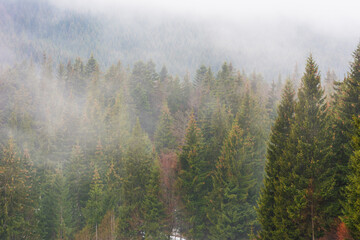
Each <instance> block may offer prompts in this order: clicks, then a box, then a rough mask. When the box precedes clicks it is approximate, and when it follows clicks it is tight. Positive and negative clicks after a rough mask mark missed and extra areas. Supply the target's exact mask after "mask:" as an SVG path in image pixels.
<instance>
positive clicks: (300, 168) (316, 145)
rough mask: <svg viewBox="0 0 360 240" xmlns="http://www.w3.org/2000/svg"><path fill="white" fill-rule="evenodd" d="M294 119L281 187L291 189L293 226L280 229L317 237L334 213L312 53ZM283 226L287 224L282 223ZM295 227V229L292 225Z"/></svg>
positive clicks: (321, 100) (296, 235) (294, 235)
mask: <svg viewBox="0 0 360 240" xmlns="http://www.w3.org/2000/svg"><path fill="white" fill-rule="evenodd" d="M298 99H299V100H298V103H297V105H296V108H295V119H294V124H293V126H292V130H291V134H290V139H289V144H288V146H287V148H286V149H285V151H286V152H285V153H284V154H285V155H284V161H286V162H288V164H289V165H290V166H291V168H292V169H291V170H290V169H289V170H290V171H291V172H289V174H288V176H287V177H284V179H283V180H281V179H280V181H283V182H281V184H283V185H281V187H282V188H284V189H286V190H287V191H289V192H290V197H291V198H290V199H293V201H291V202H289V204H290V205H289V206H286V205H285V206H284V205H283V206H282V207H283V208H287V211H288V214H289V218H290V219H291V221H292V227H290V228H288V229H281V230H282V231H283V232H284V236H289V237H290V238H293V239H294V238H296V239H316V238H319V237H321V236H322V235H323V234H324V232H326V230H327V229H328V228H329V226H330V224H331V223H332V221H333V219H334V217H336V216H334V213H333V212H332V211H331V210H332V209H331V203H332V201H334V179H333V175H332V173H331V169H329V168H328V166H329V165H328V164H329V163H330V161H329V156H331V155H330V154H329V153H331V151H330V149H329V143H328V139H329V138H328V136H327V133H328V131H327V130H328V129H327V126H326V120H327V116H326V113H327V112H326V105H325V103H324V91H323V90H322V88H321V83H320V75H319V73H318V66H317V65H316V63H315V62H314V60H313V58H312V56H311V55H310V57H309V58H308V60H307V65H306V69H305V73H304V75H303V78H302V84H301V87H300V89H299V92H298ZM285 227H286V226H285ZM294 227H295V229H294Z"/></svg>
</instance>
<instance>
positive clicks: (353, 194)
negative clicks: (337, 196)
mask: <svg viewBox="0 0 360 240" xmlns="http://www.w3.org/2000/svg"><path fill="white" fill-rule="evenodd" d="M353 119H354V126H355V127H356V131H355V132H354V134H353V137H352V147H353V149H354V152H353V154H352V155H351V157H350V160H349V171H350V173H349V174H348V182H349V183H348V185H347V186H346V191H345V197H346V198H345V201H344V202H343V208H344V210H343V213H344V217H343V218H342V219H343V221H344V222H345V223H346V226H347V227H348V228H349V230H350V232H351V235H352V236H353V238H354V239H359V238H360V211H359V209H360V203H359V199H360V189H359V186H360V119H359V117H355V116H354V118H353Z"/></svg>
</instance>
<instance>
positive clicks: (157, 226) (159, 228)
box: [142, 157, 171, 240]
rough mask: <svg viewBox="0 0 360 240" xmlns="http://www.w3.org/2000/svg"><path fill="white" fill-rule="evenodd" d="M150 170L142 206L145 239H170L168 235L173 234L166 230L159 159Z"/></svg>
mask: <svg viewBox="0 0 360 240" xmlns="http://www.w3.org/2000/svg"><path fill="white" fill-rule="evenodd" d="M155 159H156V157H155ZM150 171H151V173H150V178H149V181H148V183H147V186H146V196H145V199H144V203H143V206H142V211H143V212H144V226H143V231H144V232H145V234H144V235H145V239H149V240H150V239H153V240H155V239H156V240H157V239H159V240H161V239H164V240H166V239H169V237H168V236H169V235H171V232H168V233H166V232H165V229H167V222H166V221H165V219H166V212H165V207H164V204H163V202H162V201H161V200H160V197H161V192H160V169H159V163H158V160H156V162H154V163H153V166H152V167H151V169H150Z"/></svg>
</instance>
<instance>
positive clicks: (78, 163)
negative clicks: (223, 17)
mask: <svg viewBox="0 0 360 240" xmlns="http://www.w3.org/2000/svg"><path fill="white" fill-rule="evenodd" d="M169 16H170V15H169ZM169 16H168V17H169ZM114 19H115V18H113V17H112V16H105V15H101V14H93V13H91V12H86V11H82V12H81V11H72V10H68V9H63V8H58V7H56V6H55V5H53V4H51V3H50V2H48V1H41V0H29V1H25V0H14V1H6V0H0V239H4V240H18V239H28V240H32V239H34V240H37V239H44V240H47V239H57V240H60V239H61V240H118V239H119V240H133V239H135V240H136V239H146V240H155V239H156V240H162V239H164V240H165V239H187V240H191V239H192V240H207V239H210V240H222V239H229V240H245V239H249V240H255V239H258V240H279V239H285V240H293V239H301V240H308V239H312V240H315V239H317V240H357V239H360V203H359V202H360V201H359V200H360V190H359V189H360V171H359V169H360V44H359V45H358V46H357V48H356V49H355V50H354V52H353V55H352V56H351V55H350V53H349V56H347V55H346V51H345V49H347V48H348V44H349V43H350V40H343V39H341V38H340V37H339V38H335V39H332V40H331V39H328V35H326V34H325V33H316V34H315V35H314V34H313V33H312V31H313V30H314V29H312V28H311V27H309V28H308V30H306V29H307V28H302V27H299V26H298V25H297V27H296V28H295V29H293V30H292V31H291V32H292V33H293V35H291V34H290V35H289V36H290V37H289V36H288V38H284V39H285V40H284V41H282V40H283V39H282V40H281V42H282V44H280V45H279V46H280V47H279V46H275V47H274V48H272V50H271V51H270V52H273V51H275V50H276V49H280V48H281V49H285V50H283V51H284V52H285V51H287V49H288V48H286V47H285V48H284V46H288V47H289V46H290V45H291V44H290V43H289V42H287V44H290V45H287V44H285V45H283V43H285V42H286V39H289V38H296V39H297V36H299V35H301V36H302V37H303V38H302V40H301V41H300V40H299V41H295V42H296V46H297V48H296V50H294V49H292V50H289V53H287V58H285V59H283V60H281V61H280V60H279V59H281V58H282V56H283V55H282V53H281V51H280V52H279V55H276V54H273V55H271V56H270V55H269V56H268V55H267V54H268V53H264V54H263V55H261V57H260V56H258V55H257V54H254V52H261V51H263V49H264V48H262V47H260V48H257V47H256V46H258V45H257V42H258V41H259V38H256V37H254V36H255V35H257V33H254V32H253V31H248V32H244V33H246V34H244V36H243V38H239V41H240V42H241V44H245V45H243V46H242V47H243V48H238V46H237V45H235V44H234V46H235V47H234V49H231V47H232V46H233V45H231V44H230V45H228V43H230V42H232V41H234V42H235V40H229V42H227V41H226V42H222V43H221V44H220V43H219V42H217V41H218V40H219V39H221V38H226V37H229V36H234V35H232V33H231V34H229V35H227V34H225V35H224V36H220V35H221V33H224V32H226V31H227V30H228V29H232V31H233V32H236V31H237V30H239V29H237V30H236V28H231V27H233V26H230V28H224V29H225V30H224V32H218V33H219V34H218V36H217V37H219V36H220V37H219V38H214V37H213V34H214V32H216V29H217V28H216V27H215V26H219V25H221V23H222V22H217V24H219V25H216V24H215V25H214V28H212V27H207V28H204V26H208V25H206V24H205V25H202V24H203V23H199V22H197V23H196V22H194V20H193V19H187V20H186V21H185V20H184V19H179V18H176V17H170V18H167V19H168V21H164V20H163V19H160V18H158V19H153V20H152V21H148V20H149V19H148V16H144V17H139V18H137V19H136V21H134V20H133V19H130V18H128V16H124V17H122V18H121V17H120V18H117V21H115V20H114ZM119 19H120V20H122V21H123V22H121V21H120V22H119ZM213 23H214V22H213ZM289 24H291V23H289ZM249 26H250V25H249ZM276 26H277V25H276ZM304 26H305V25H304ZM227 27H229V26H227ZM275 28H276V27H275ZM209 29H210V30H209ZM309 29H310V30H309ZM239 31H240V30H239ZM269 31H271V30H269ZM240 32H241V31H240ZM259 32H261V31H259ZM265 32H266V31H265ZM260 36H267V34H264V35H262V34H260ZM215 39H216V40H215ZM274 39H277V38H274ZM274 39H273V40H274ZM314 39H317V40H316V41H314ZM247 40H250V41H247ZM252 40H253V44H254V45H246V44H248V43H250V42H252ZM215 42H217V44H215ZM309 42H311V44H314V45H318V47H317V48H315V49H314V51H312V53H309V51H307V50H306V51H305V50H304V49H303V48H306V49H309V48H310V47H309V46H310V45H311V44H310V43H309ZM322 43H324V44H322ZM241 44H240V45H241ZM275 45H276V44H275ZM314 45H311V46H314ZM220 46H222V47H220ZM236 46H237V47H236ZM244 46H245V47H244ZM266 46H267V45H265V48H267V47H266ZM329 46H331V47H329ZM338 46H341V47H338ZM251 47H254V48H253V49H252V48H251ZM263 47H264V46H263ZM335 48H336V51H335V50H334V49H335ZM352 48H355V46H352ZM239 49H240V50H239ZM329 49H330V50H331V49H333V50H334V51H333V52H328V53H325V52H327V51H329ZM292 53H294V55H292ZM238 55H239V56H240V57H239V56H238ZM330 55H332V57H329V56H330ZM291 56H292V57H291ZM299 56H301V57H303V58H302V59H301V62H299V63H298V64H296V63H295V62H296V61H294V60H295V59H297V58H298V57H299ZM304 56H307V57H304ZM152 58H153V59H154V60H151V59H152ZM239 59H241V60H239ZM289 59H291V62H290V60H289ZM318 59H320V60H318ZM344 59H351V62H350V64H349V65H348V66H345V64H344ZM270 60H271V61H270ZM319 62H321V63H322V64H324V63H327V64H328V65H326V64H324V65H320V64H318V63H319ZM204 63H205V64H204ZM282 63H286V64H285V65H283V64H282ZM256 64H258V65H256ZM289 65H291V67H290V69H292V70H291V71H288V70H289ZM257 66H258V68H257ZM294 66H295V68H294ZM302 66H304V67H302ZM253 69H260V70H262V71H255V70H253ZM320 69H332V70H328V71H320ZM345 69H347V70H348V71H347V73H346V76H345V77H344V78H343V79H342V78H341V77H340V78H339V77H337V75H338V74H339V72H340V73H342V72H346V71H345ZM284 71H285V72H287V75H286V76H285V77H282V76H284V75H281V74H279V73H282V72H284Z"/></svg>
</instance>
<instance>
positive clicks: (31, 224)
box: [0, 138, 39, 240]
mask: <svg viewBox="0 0 360 240" xmlns="http://www.w3.org/2000/svg"><path fill="white" fill-rule="evenodd" d="M0 169H1V170H0V209H1V211H0V223H1V224H0V237H1V239H5V240H10V239H38V238H39V236H38V235H37V224H36V221H35V205H33V204H34V200H35V198H34V196H33V195H32V192H31V189H32V188H33V187H34V186H33V176H32V169H31V165H30V163H29V159H28V156H26V154H25V155H22V153H21V152H19V150H18V147H17V145H16V144H15V142H14V140H13V139H12V138H10V139H9V141H8V144H7V145H6V146H5V147H3V150H2V152H1V154H0Z"/></svg>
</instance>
